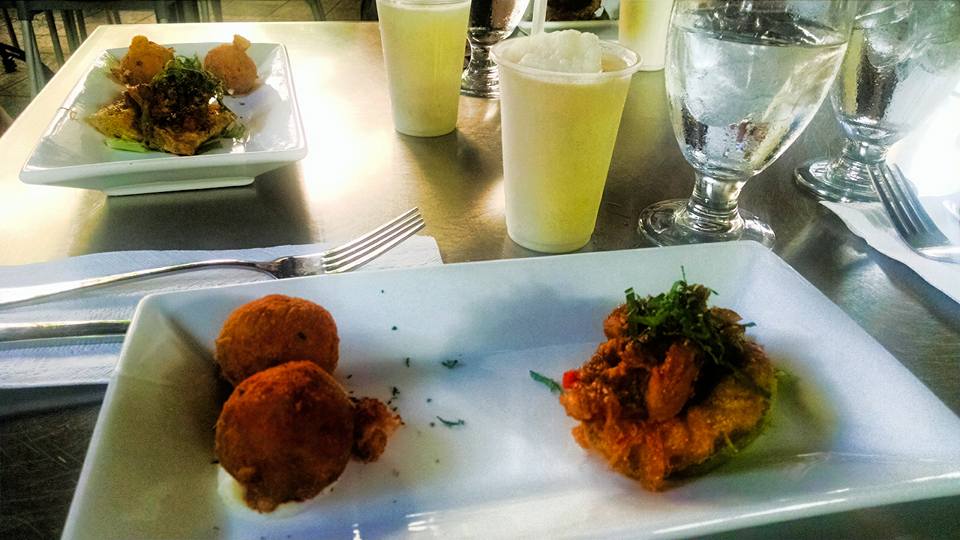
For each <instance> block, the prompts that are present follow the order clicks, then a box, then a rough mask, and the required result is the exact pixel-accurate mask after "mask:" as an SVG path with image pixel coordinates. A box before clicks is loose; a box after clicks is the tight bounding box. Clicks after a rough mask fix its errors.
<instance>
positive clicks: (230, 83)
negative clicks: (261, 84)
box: [203, 34, 257, 95]
mask: <svg viewBox="0 0 960 540" xmlns="http://www.w3.org/2000/svg"><path fill="white" fill-rule="evenodd" d="M249 48H250V42H249V41H247V40H246V39H245V38H244V37H243V36H240V35H236V34H235V35H234V36H233V43H224V44H223V45H219V46H217V47H214V48H213V49H211V50H210V52H208V53H207V56H206V57H205V58H204V59H203V68H204V69H206V70H207V71H210V72H212V73H213V74H214V75H216V76H217V77H219V78H220V80H221V81H223V86H224V88H225V89H226V91H227V93H228V94H230V95H236V94H246V93H248V92H250V91H251V90H253V89H254V87H255V86H256V85H257V65H256V64H254V63H253V59H251V58H250V56H249V55H247V52H246V51H247V49H249Z"/></svg>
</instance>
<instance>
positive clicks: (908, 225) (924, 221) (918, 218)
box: [871, 165, 949, 246]
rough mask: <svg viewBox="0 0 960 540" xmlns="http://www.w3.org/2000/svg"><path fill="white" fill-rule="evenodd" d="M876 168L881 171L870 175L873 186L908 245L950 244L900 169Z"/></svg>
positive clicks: (895, 167) (884, 166)
mask: <svg viewBox="0 0 960 540" xmlns="http://www.w3.org/2000/svg"><path fill="white" fill-rule="evenodd" d="M877 169H878V170H879V173H880V174H871V176H872V177H873V180H874V185H875V187H876V188H877V193H878V194H879V195H880V199H881V201H883V205H884V206H885V207H886V208H887V211H888V212H889V213H890V217H891V220H892V221H893V225H894V227H896V228H897V232H899V233H900V236H902V237H903V239H904V240H906V242H907V243H908V244H910V245H911V246H923V245H943V244H945V243H949V240H948V239H947V237H946V236H944V234H943V233H942V232H940V229H938V228H937V225H936V224H935V223H934V222H933V220H932V219H931V218H930V215H929V214H927V211H926V210H924V208H923V205H922V204H921V203H920V199H919V198H918V197H917V192H916V191H915V190H914V188H913V186H912V185H910V182H908V181H907V179H906V178H904V176H903V172H902V171H901V170H900V168H899V167H897V166H896V165H894V166H892V167H888V166H886V165H881V166H880V167H878V168H877Z"/></svg>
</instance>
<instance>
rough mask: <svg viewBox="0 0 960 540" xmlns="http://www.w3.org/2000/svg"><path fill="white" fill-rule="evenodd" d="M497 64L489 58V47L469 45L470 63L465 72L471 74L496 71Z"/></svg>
mask: <svg viewBox="0 0 960 540" xmlns="http://www.w3.org/2000/svg"><path fill="white" fill-rule="evenodd" d="M496 69H497V64H496V63H495V62H494V61H493V58H490V46H489V45H479V44H475V43H472V42H471V43H470V63H469V65H468V66H467V70H468V71H470V72H473V73H486V72H493V71H496Z"/></svg>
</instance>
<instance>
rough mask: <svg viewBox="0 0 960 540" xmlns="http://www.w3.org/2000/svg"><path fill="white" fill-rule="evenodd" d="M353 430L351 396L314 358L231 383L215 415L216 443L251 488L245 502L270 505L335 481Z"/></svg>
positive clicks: (229, 467) (266, 508)
mask: <svg viewBox="0 0 960 540" xmlns="http://www.w3.org/2000/svg"><path fill="white" fill-rule="evenodd" d="M353 434H354V408H353V404H352V403H351V402H350V399H349V398H348V397H347V394H346V392H344V391H343V388H342V387H341V386H340V384H339V383H337V381H336V380H334V378H333V376H331V375H330V374H329V373H327V372H326V371H324V370H323V369H320V367H318V366H317V365H316V364H314V363H313V362H308V361H299V362H287V363H285V364H282V365H279V366H275V367H272V368H270V369H267V370H264V371H261V372H259V373H257V374H255V375H253V376H251V377H250V378H248V379H246V380H244V381H243V382H242V383H240V384H239V385H238V386H237V387H236V388H235V389H234V391H233V394H231V396H230V398H229V399H228V400H227V402H226V403H225V404H224V406H223V410H222V411H221V413H220V418H219V419H218V420H217V426H216V446H215V448H216V453H217V457H218V458H219V460H220V465H221V466H222V467H223V468H224V469H225V470H226V471H227V472H228V473H230V475H231V476H233V477H234V478H235V479H236V480H237V481H238V482H239V483H240V484H241V485H243V486H244V487H245V488H246V493H245V499H246V502H247V504H248V505H249V506H250V507H251V508H252V509H254V510H257V511H258V512H270V511H272V510H274V509H275V508H276V507H277V505H279V504H281V503H284V502H289V501H303V500H306V499H309V498H311V497H314V496H316V495H317V494H318V493H320V491H321V490H323V488H325V487H327V486H329V485H330V484H332V483H333V482H334V481H336V480H337V478H339V477H340V474H341V473H343V470H344V469H345V468H346V466H347V462H348V461H349V460H350V451H351V448H352V447H353V440H354V437H353Z"/></svg>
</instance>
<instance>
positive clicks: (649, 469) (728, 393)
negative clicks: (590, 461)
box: [561, 344, 776, 491]
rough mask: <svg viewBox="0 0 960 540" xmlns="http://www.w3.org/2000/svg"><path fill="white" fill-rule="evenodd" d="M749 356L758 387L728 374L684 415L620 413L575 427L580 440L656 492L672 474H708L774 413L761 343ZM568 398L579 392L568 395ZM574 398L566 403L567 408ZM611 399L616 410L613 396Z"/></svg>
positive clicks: (770, 373) (772, 382) (747, 369)
mask: <svg viewBox="0 0 960 540" xmlns="http://www.w3.org/2000/svg"><path fill="white" fill-rule="evenodd" d="M746 356H747V361H746V363H745V365H744V366H743V367H744V371H743V372H744V373H745V374H746V375H747V377H748V378H749V379H750V381H752V383H753V384H750V383H749V382H745V381H741V380H738V379H737V378H736V377H733V376H726V377H724V378H723V379H721V380H720V382H719V383H718V384H717V385H716V386H715V387H714V388H712V389H711V390H710V392H709V393H708V394H707V395H706V396H704V398H703V399H702V400H699V401H698V402H697V403H695V404H693V405H690V406H689V407H688V408H687V409H686V410H685V411H683V412H682V413H681V414H678V415H676V416H673V417H670V418H667V419H665V420H660V421H654V420H650V421H640V422H638V421H634V420H630V419H625V418H623V417H620V416H617V415H615V414H611V415H609V416H603V417H594V418H591V419H589V420H585V421H583V422H582V423H581V424H580V425H578V426H577V427H575V428H574V429H573V436H574V439H575V440H576V441H577V442H578V443H579V444H580V445H581V446H582V447H584V448H585V449H588V450H593V451H596V452H597V453H599V454H600V455H601V456H603V458H604V459H605V460H606V461H607V462H608V463H609V464H610V466H611V468H613V469H614V470H615V471H618V472H620V473H622V474H624V475H626V476H629V477H631V478H634V479H637V480H639V481H640V483H641V484H643V486H644V487H645V488H647V489H650V490H654V491H656V490H660V489H663V488H664V487H665V486H666V480H667V479H668V478H669V477H671V476H674V475H678V474H690V473H695V472H702V471H705V470H707V469H709V468H710V467H711V466H713V465H716V464H719V463H720V462H721V461H722V460H723V459H724V458H727V457H729V456H730V455H732V454H734V453H736V452H737V451H738V450H739V449H742V448H744V447H745V446H746V445H747V444H749V443H750V442H751V441H752V440H753V438H754V437H755V436H756V435H757V434H759V432H760V430H761V428H762V426H763V422H764V419H765V417H766V415H767V413H768V412H769V410H770V404H771V397H770V396H763V395H761V394H759V393H758V392H757V387H759V388H762V389H763V390H765V391H766V392H768V393H769V395H773V394H774V393H775V389H776V378H775V376H774V369H773V366H772V365H771V363H770V361H769V360H768V359H767V357H766V355H765V354H764V353H763V351H762V350H761V349H760V347H759V346H757V345H756V344H749V345H748V348H747V352H746ZM568 395H570V396H575V395H576V393H575V392H574V393H571V392H567V394H565V395H564V397H567V396H568ZM569 399H571V398H567V400H564V399H563V398H561V402H562V403H563V404H564V405H565V406H566V405H567V401H568V400H569ZM572 399H574V400H575V399H577V398H575V397H574V398H572ZM607 399H608V402H607V406H608V407H609V408H610V410H614V411H615V410H616V405H615V404H614V403H612V400H611V396H607ZM567 411H568V413H570V412H571V408H569V407H568V408H567Z"/></svg>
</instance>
